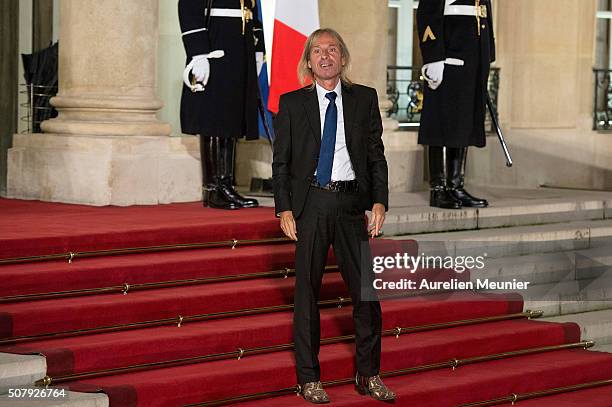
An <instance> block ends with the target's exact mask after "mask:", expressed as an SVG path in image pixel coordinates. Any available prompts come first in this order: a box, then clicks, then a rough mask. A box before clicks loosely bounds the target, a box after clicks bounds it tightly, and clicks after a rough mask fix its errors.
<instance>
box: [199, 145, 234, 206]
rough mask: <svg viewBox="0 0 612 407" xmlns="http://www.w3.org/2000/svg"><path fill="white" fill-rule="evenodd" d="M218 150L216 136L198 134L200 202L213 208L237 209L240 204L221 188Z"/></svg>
mask: <svg viewBox="0 0 612 407" xmlns="http://www.w3.org/2000/svg"><path fill="white" fill-rule="evenodd" d="M218 150H219V144H218V138H217V137H208V136H200V156H201V160H202V184H203V186H202V204H203V205H204V206H209V207H211V208H215V209H238V208H240V205H238V204H236V203H235V202H233V201H232V200H231V199H229V198H228V197H227V194H226V193H225V192H224V191H223V190H222V188H221V178H220V172H219V162H218V160H217V157H218Z"/></svg>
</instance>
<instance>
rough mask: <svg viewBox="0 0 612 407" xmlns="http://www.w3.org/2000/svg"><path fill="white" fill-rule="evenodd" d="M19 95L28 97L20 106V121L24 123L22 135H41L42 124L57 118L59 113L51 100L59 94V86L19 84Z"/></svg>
mask: <svg viewBox="0 0 612 407" xmlns="http://www.w3.org/2000/svg"><path fill="white" fill-rule="evenodd" d="M19 93H20V94H23V95H26V97H25V99H26V100H25V101H24V102H22V103H20V104H19V109H20V113H19V120H21V121H22V122H24V124H25V128H24V129H23V131H22V133H40V124H41V123H42V122H43V121H45V120H47V119H51V118H53V117H56V116H57V111H56V110H55V108H54V107H53V106H51V104H50V103H49V100H51V98H52V97H53V96H55V95H56V94H57V86H43V85H34V84H31V83H30V84H25V83H21V84H19Z"/></svg>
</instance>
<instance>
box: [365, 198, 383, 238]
mask: <svg viewBox="0 0 612 407" xmlns="http://www.w3.org/2000/svg"><path fill="white" fill-rule="evenodd" d="M383 223H385V205H383V204H381V203H375V204H374V205H373V206H372V219H371V220H370V224H369V225H368V231H369V232H370V236H371V237H376V236H378V235H379V234H380V232H381V231H382V225H383Z"/></svg>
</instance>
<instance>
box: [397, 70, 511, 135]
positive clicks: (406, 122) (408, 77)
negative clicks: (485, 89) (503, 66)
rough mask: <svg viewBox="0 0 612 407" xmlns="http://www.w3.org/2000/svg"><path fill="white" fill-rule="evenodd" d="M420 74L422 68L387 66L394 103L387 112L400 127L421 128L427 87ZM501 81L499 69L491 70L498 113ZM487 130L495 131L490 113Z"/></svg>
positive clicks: (495, 105)
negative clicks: (425, 88) (424, 95)
mask: <svg viewBox="0 0 612 407" xmlns="http://www.w3.org/2000/svg"><path fill="white" fill-rule="evenodd" d="M420 72H421V68H413V67H411V66H387V96H388V97H389V100H390V101H391V102H392V103H393V105H392V107H391V109H389V111H388V112H387V116H388V117H393V118H395V119H397V120H398V121H399V122H400V127H404V128H406V127H408V128H418V127H419V122H420V120H421V110H422V109H423V87H424V86H425V85H424V82H423V79H422V78H421V75H420ZM415 78H417V79H415ZM499 80H500V74H499V68H491V71H490V74H489V95H490V96H491V101H492V102H493V107H494V109H495V110H496V111H497V99H498V94H499ZM486 128H487V129H488V130H489V131H494V129H493V123H492V121H491V119H490V117H489V113H488V112H487V117H486Z"/></svg>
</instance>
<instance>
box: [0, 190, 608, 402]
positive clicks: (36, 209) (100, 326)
mask: <svg viewBox="0 0 612 407" xmlns="http://www.w3.org/2000/svg"><path fill="white" fill-rule="evenodd" d="M0 213H1V214H2V215H1V216H2V217H1V220H0V261H1V260H2V259H7V258H15V257H26V256H38V255H49V254H58V253H70V252H83V251H98V250H108V249H125V248H133V247H148V246H158V245H170V244H186V243H205V242H217V241H232V240H233V239H237V240H238V242H240V241H242V240H261V239H264V240H265V241H263V242H259V243H257V242H256V243H255V244H251V245H248V246H241V245H240V243H238V246H237V247H236V248H234V249H232V248H231V247H230V246H227V247H216V248H200V249H190V250H175V251H166V252H155V253H131V254H122V255H112V256H98V257H92V258H77V259H75V260H74V261H73V262H72V263H70V264H69V263H68V262H67V261H66V260H54V261H44V262H27V263H17V264H0V278H1V279H2V280H1V281H2V285H0V352H12V353H23V354H29V353H40V354H43V355H45V356H46V357H47V365H48V373H47V374H48V375H49V376H50V377H51V380H52V384H55V385H58V386H67V387H69V388H71V389H74V390H79V391H99V390H102V391H104V392H105V393H107V394H108V395H109V397H110V402H111V406H147V407H149V406H182V405H189V404H196V405H206V404H204V403H207V402H212V401H215V400H222V399H232V398H235V397H239V396H244V395H253V394H259V396H260V397H264V398H260V399H253V400H247V401H243V402H242V403H240V404H241V405H258V406H294V405H295V406H300V405H306V404H305V402H304V401H303V400H302V399H301V398H298V397H296V396H295V395H291V394H288V395H276V396H272V395H270V394H265V393H269V392H277V391H279V390H287V391H286V392H285V393H288V392H289V391H290V390H291V388H292V387H293V386H295V384H296V379H295V372H294V360H293V354H292V351H291V348H290V346H289V345H288V344H290V343H291V341H292V339H291V318H292V311H291V303H292V289H293V275H292V272H291V268H292V267H293V250H294V245H293V244H292V243H290V242H280V243H279V242H275V241H269V239H274V238H279V237H281V234H280V230H279V228H278V221H277V220H276V219H275V218H274V216H273V211H272V209H271V208H258V209H247V210H240V211H237V212H229V211H227V212H226V211H215V210H210V209H206V208H202V207H201V205H200V204H198V203H193V204H173V205H163V206H155V207H130V208H116V207H103V208H95V207H86V206H79V205H63V204H50V203H41V202H30V201H15V200H0ZM373 244H376V245H377V247H378V248H379V249H381V250H387V251H389V252H393V251H397V250H401V251H408V252H410V253H411V254H414V253H416V251H417V247H416V244H415V242H410V241H407V242H397V241H380V240H378V241H376V242H373ZM330 265H332V266H333V258H330ZM270 272H274V273H270ZM266 273H267V274H266ZM424 273H431V270H420V271H419V272H418V273H417V275H424ZM441 273H442V274H444V272H441ZM236 275H240V277H231V278H230V277H228V276H236ZM429 275H431V274H429ZM463 278H469V276H468V275H467V273H464V276H463ZM211 279H212V280H211ZM160 284H161V285H160ZM122 287H123V288H122ZM122 291H125V294H124V293H123V292H122ZM50 293H54V294H50ZM23 295H39V297H38V298H37V297H25V298H24V297H15V296H23ZM9 297H10V298H9ZM52 297H53V298H52ZM338 298H343V299H341V300H339V299H338ZM346 298H348V295H347V292H346V290H345V288H344V284H343V282H342V279H341V277H340V275H339V273H338V272H337V269H335V268H334V267H330V269H329V270H328V272H327V274H326V276H325V278H324V285H323V289H322V298H321V299H322V301H326V302H325V303H324V304H323V305H322V311H321V331H322V338H324V339H327V340H328V342H327V343H325V344H324V345H323V346H322V347H321V355H320V359H321V365H322V374H323V377H322V380H323V381H336V380H343V379H350V378H351V377H352V376H353V374H354V362H353V353H354V349H353V345H352V343H351V342H350V341H341V340H337V339H334V338H338V337H340V336H343V335H351V334H352V319H351V307H350V303H347V301H346ZM337 304H340V305H342V306H341V307H340V308H339V307H338V306H337ZM382 306H383V315H384V317H383V324H384V327H383V329H384V330H388V332H387V335H386V336H385V337H384V339H383V355H382V370H383V372H385V373H389V372H394V371H396V375H394V376H393V377H388V378H386V379H385V382H386V383H387V384H388V385H389V386H390V387H392V389H393V390H395V391H396V392H397V393H398V399H397V402H396V405H406V406H419V407H422V406H436V407H437V406H440V407H442V406H459V405H462V404H467V403H475V402H481V401H485V400H490V399H496V398H503V397H508V396H510V395H512V394H526V393H530V392H535V391H541V390H547V389H551V388H558V387H566V386H572V385H577V384H583V383H589V382H594V381H599V380H607V379H612V355H610V354H607V353H600V352H593V351H589V350H584V349H582V348H580V347H579V345H576V346H571V347H564V346H562V345H567V344H577V343H579V342H580V341H581V338H580V331H579V328H578V326H577V325H575V324H553V323H547V322H541V321H537V320H529V319H527V318H526V315H523V314H520V313H522V312H523V302H522V300H521V298H520V297H519V296H518V295H514V296H502V295H490V294H489V295H484V294H477V293H473V292H463V293H460V292H456V293H422V295H420V296H418V297H414V296H413V297H410V298H404V299H395V300H386V301H383V303H382ZM473 320H475V321H473ZM397 327H400V328H403V329H402V330H401V331H399V333H400V335H398V336H397V337H396V335H395V333H397V331H394V329H396V328H397ZM584 339H588V338H584ZM241 352H242V353H241ZM507 352H510V354H507ZM238 356H241V357H240V358H238ZM478 357H483V358H482V359H474V358H478ZM186 359H187V360H186ZM452 360H457V361H458V362H457V363H458V364H459V365H458V366H457V368H456V369H452V368H451V366H450V365H448V363H451V362H449V361H452ZM468 361H470V362H469V363H468ZM170 364H171V365H170ZM445 364H446V365H445ZM143 365H146V366H143ZM408 368H414V369H413V371H412V372H406V371H405V369H408ZM398 370H399V371H401V372H400V373H402V374H399V373H397V371H398ZM73 375H76V376H73ZM79 375H80V376H79ZM328 391H329V394H330V396H331V398H332V401H333V405H346V406H348V405H359V406H362V405H364V406H365V405H372V406H377V405H381V404H380V403H379V402H375V401H373V400H371V399H369V398H367V397H364V396H360V395H359V394H357V393H356V392H355V390H354V388H353V386H352V385H350V384H349V383H345V384H342V383H341V384H340V385H336V386H329V387H328ZM229 403H230V404H237V401H231V402H229ZM500 405H502V404H500ZM506 405H509V404H508V403H506ZM519 405H524V406H538V407H541V406H543V407H548V406H595V407H597V406H601V407H603V406H612V386H603V387H598V388H591V389H584V390H579V391H574V392H571V393H563V394H558V395H552V396H546V397H541V398H537V399H533V400H529V401H521V402H520V404H519Z"/></svg>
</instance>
